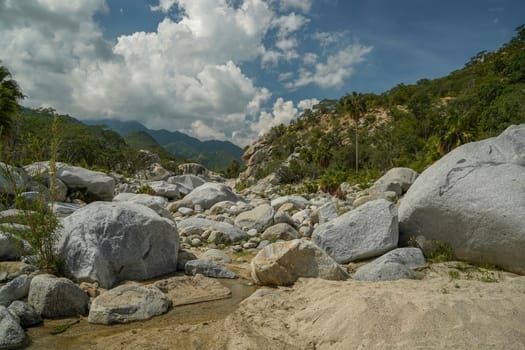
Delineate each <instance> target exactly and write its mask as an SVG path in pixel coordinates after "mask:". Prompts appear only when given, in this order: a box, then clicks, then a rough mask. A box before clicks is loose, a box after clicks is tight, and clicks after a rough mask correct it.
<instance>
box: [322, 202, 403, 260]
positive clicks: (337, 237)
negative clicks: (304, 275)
mask: <svg viewBox="0 0 525 350" xmlns="http://www.w3.org/2000/svg"><path fill="white" fill-rule="evenodd" d="M398 239H399V231H398V221H397V209H396V207H395V205H394V204H393V203H392V202H389V201H387V200H385V199H377V200H375V201H372V202H368V203H366V204H364V205H362V206H360V207H359V208H357V209H354V210H351V211H349V212H347V213H345V214H343V215H341V216H339V217H337V218H335V219H333V220H331V221H329V222H327V223H325V224H322V225H319V226H318V227H317V228H316V229H315V231H314V232H313V234H312V240H313V241H314V242H315V243H316V244H317V245H318V246H319V247H321V248H322V249H323V250H324V251H326V252H327V253H328V255H330V256H331V257H332V258H334V259H335V261H337V262H338V263H340V264H346V263H348V262H350V261H355V260H360V259H366V258H372V257H374V256H378V255H381V254H383V253H386V252H388V251H389V250H392V249H394V248H396V247H397V242H398Z"/></svg>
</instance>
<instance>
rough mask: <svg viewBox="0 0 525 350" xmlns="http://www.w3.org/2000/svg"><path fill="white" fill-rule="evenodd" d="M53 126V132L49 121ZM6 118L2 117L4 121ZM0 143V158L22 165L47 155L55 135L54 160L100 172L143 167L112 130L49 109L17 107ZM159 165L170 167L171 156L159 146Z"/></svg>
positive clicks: (134, 152)
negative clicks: (160, 161)
mask: <svg viewBox="0 0 525 350" xmlns="http://www.w3.org/2000/svg"><path fill="white" fill-rule="evenodd" d="M55 117H56V118H57V128H56V130H55V132H56V133H57V134H58V135H53V127H52V125H53V120H54V119H55ZM7 119H8V118H7V117H6V120H7ZM3 134H4V137H3V143H2V160H5V161H8V162H10V163H13V164H16V165H25V164H28V163H31V162H34V161H40V160H46V159H49V157H50V145H51V140H52V138H53V137H58V140H59V143H58V160H59V161H62V162H66V163H69V164H74V165H80V166H83V167H88V168H92V169H100V170H104V171H109V170H115V171H119V172H121V173H124V174H131V173H133V172H134V171H136V170H137V169H140V168H141V167H142V166H143V161H144V159H143V155H141V154H140V152H138V151H137V150H136V149H135V148H133V147H131V146H130V145H129V144H128V143H127V142H126V140H125V139H124V138H122V137H121V136H120V135H118V134H117V133H116V132H114V131H111V130H106V129H105V128H103V127H101V126H89V125H85V124H83V123H82V122H80V121H78V120H76V119H74V118H72V117H70V116H68V115H58V114H57V113H56V112H55V111H54V110H53V109H49V108H48V109H42V108H41V109H30V108H21V109H20V111H19V112H18V113H14V114H13V115H12V116H11V117H10V118H9V128H5V131H4V133H3ZM158 151H159V153H160V154H159V155H160V156H161V159H162V162H163V165H164V166H166V167H170V166H172V167H174V165H175V158H174V157H172V156H171V155H170V154H168V153H167V152H164V153H162V151H163V150H162V149H159V150H158Z"/></svg>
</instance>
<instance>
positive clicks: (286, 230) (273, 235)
mask: <svg viewBox="0 0 525 350" xmlns="http://www.w3.org/2000/svg"><path fill="white" fill-rule="evenodd" d="M296 238H299V232H297V230H296V229H295V228H293V227H292V226H291V225H289V224H286V223H280V224H275V225H273V226H270V227H268V228H267V229H266V230H265V231H264V232H263V234H262V235H261V239H263V240H264V239H267V240H269V241H273V242H275V241H277V240H278V239H282V240H283V241H290V240H292V239H296Z"/></svg>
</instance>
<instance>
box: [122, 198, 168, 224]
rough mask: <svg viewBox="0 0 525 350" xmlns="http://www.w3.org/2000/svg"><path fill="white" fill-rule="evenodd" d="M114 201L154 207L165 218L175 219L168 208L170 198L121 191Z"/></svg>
mask: <svg viewBox="0 0 525 350" xmlns="http://www.w3.org/2000/svg"><path fill="white" fill-rule="evenodd" d="M113 202H130V203H137V204H142V205H145V206H146V207H148V208H150V209H153V211H155V212H156V213H157V214H159V215H160V216H162V217H163V218H166V219H170V220H173V215H171V213H170V212H169V211H168V209H166V207H167V205H168V200H167V199H166V198H164V197H161V196H152V195H149V194H143V193H139V194H135V193H119V194H118V195H116V196H115V197H114V198H113Z"/></svg>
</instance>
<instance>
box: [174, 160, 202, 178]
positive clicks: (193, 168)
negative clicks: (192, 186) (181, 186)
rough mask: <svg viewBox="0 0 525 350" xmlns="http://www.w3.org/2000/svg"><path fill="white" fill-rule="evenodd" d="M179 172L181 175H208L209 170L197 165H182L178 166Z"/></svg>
mask: <svg viewBox="0 0 525 350" xmlns="http://www.w3.org/2000/svg"><path fill="white" fill-rule="evenodd" d="M178 169H179V171H181V172H182V174H184V175H187V174H192V175H204V176H206V175H208V173H209V170H208V169H206V168H205V167H204V166H203V165H200V164H198V163H184V164H180V165H179V166H178Z"/></svg>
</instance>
